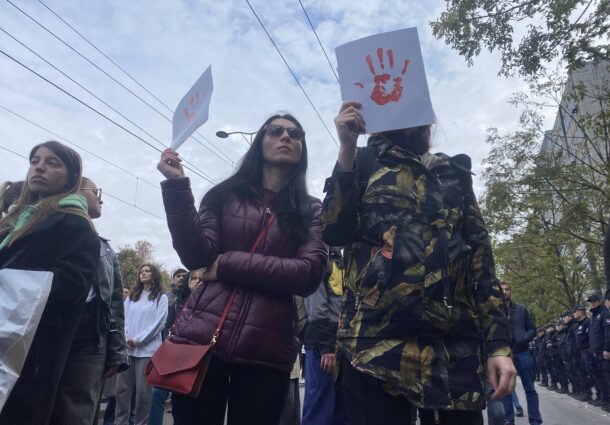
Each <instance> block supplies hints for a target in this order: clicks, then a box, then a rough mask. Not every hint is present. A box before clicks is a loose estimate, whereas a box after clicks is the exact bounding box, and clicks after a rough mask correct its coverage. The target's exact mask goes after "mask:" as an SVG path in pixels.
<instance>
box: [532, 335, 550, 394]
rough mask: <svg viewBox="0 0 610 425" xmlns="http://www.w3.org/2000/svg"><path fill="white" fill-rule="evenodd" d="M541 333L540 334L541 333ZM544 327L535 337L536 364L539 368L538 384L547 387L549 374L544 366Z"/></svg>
mask: <svg viewBox="0 0 610 425" xmlns="http://www.w3.org/2000/svg"><path fill="white" fill-rule="evenodd" d="M541 333H542V335H541ZM545 336H546V335H545V334H544V329H542V330H541V331H539V332H538V336H537V337H536V348H535V351H536V364H537V365H538V369H540V386H542V387H548V386H549V374H548V371H547V368H546V362H545V360H544V359H545V354H544V353H545V351H546V345H545V342H544V339H545Z"/></svg>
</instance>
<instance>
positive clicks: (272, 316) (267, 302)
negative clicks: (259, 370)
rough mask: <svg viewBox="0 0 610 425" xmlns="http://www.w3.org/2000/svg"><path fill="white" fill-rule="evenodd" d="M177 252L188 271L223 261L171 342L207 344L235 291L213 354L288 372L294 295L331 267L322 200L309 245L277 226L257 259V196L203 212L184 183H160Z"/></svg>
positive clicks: (261, 210)
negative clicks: (324, 237) (215, 278)
mask: <svg viewBox="0 0 610 425" xmlns="http://www.w3.org/2000/svg"><path fill="white" fill-rule="evenodd" d="M161 187H162V190H163V203H164V204H165V211H166V214H167V222H168V226H169V230H170V232H171V235H172V241H173V245H174V249H175V250H176V252H177V253H178V255H179V256H180V259H181V261H182V264H184V266H186V267H187V268H188V269H191V270H193V269H198V268H201V267H206V266H209V265H210V264H212V263H213V262H214V260H215V259H216V257H217V256H218V255H219V254H222V257H221V258H220V261H219V264H218V281H217V282H209V283H207V284H202V285H199V287H198V288H197V289H196V290H195V291H194V292H193V294H191V297H190V298H189V300H188V302H187V304H186V307H185V308H184V312H183V313H182V315H181V317H180V318H179V319H178V322H177V323H176V326H175V332H174V334H173V336H172V340H173V341H176V342H194V343H198V344H209V343H210V340H211V338H212V334H213V333H214V330H215V328H216V325H217V324H218V320H219V317H220V315H221V314H222V310H223V309H224V306H225V305H226V302H227V298H228V297H229V294H230V293H231V291H232V289H233V287H237V288H238V294H237V297H236V298H235V302H234V304H233V306H232V308H231V310H230V311H229V314H228V316H227V319H226V321H225V324H224V328H223V330H222V333H221V334H220V338H219V339H218V342H217V344H216V346H215V347H214V352H215V354H216V355H217V356H219V357H220V358H221V359H222V360H224V361H227V362H229V363H235V364H248V365H258V366H266V367H271V368H274V369H279V370H283V371H290V370H291V369H292V365H293V363H294V361H295V359H296V355H297V349H298V339H297V336H296V335H297V317H296V308H295V305H294V301H293V295H300V296H302V297H305V296H307V295H309V294H312V293H313V292H314V291H315V290H316V288H317V287H318V285H319V284H320V282H321V281H322V276H323V273H324V269H325V267H326V262H327V248H326V245H325V244H324V243H323V242H322V237H321V229H320V221H319V217H320V209H321V204H320V202H319V201H314V202H312V208H313V210H314V212H313V219H312V222H311V225H310V239H309V240H308V241H307V242H306V243H303V244H300V245H299V244H297V243H296V242H295V241H294V239H293V238H291V237H290V236H288V235H285V234H283V232H281V231H280V228H279V225H278V221H277V220H275V221H274V222H273V223H272V225H271V227H270V229H269V231H268V233H267V235H266V236H265V239H264V240H263V241H262V242H261V244H260V245H259V247H258V249H257V252H256V253H250V249H251V248H252V245H253V244H254V242H255V240H256V238H257V236H258V235H259V233H260V230H261V229H262V227H263V225H264V223H265V222H266V220H267V219H268V218H269V215H270V210H269V209H268V208H267V207H266V205H265V202H264V198H263V196H262V194H261V193H260V192H259V191H255V189H252V190H253V191H255V192H256V194H257V195H258V196H257V197H255V199H252V200H239V199H237V198H235V197H229V198H228V199H227V200H226V201H225V203H224V206H223V208H222V213H221V214H219V213H218V212H216V211H214V210H211V209H207V208H206V207H205V205H204V206H203V207H202V208H201V209H200V211H199V212H197V210H196V209H195V200H194V199H193V195H192V193H191V189H190V183H189V180H188V179H187V178H183V179H171V180H166V181H164V182H162V183H161Z"/></svg>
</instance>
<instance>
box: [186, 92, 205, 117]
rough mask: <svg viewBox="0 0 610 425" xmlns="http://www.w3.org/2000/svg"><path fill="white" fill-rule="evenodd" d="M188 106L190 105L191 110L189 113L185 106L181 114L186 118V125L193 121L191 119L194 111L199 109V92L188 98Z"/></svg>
mask: <svg viewBox="0 0 610 425" xmlns="http://www.w3.org/2000/svg"><path fill="white" fill-rule="evenodd" d="M204 94H205V93H204ZM189 105H190V108H191V109H190V111H189V106H187V107H186V108H184V109H183V110H182V113H184V115H185V116H186V123H187V124H188V123H190V122H191V121H192V120H193V118H194V117H195V110H196V109H197V108H199V92H197V93H195V94H194V95H192V96H191V97H190V98H189ZM191 111H192V112H191Z"/></svg>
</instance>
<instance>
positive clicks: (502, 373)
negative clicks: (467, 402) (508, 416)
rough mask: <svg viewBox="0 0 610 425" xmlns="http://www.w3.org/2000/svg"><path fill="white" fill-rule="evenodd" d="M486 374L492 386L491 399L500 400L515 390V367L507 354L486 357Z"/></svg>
mask: <svg viewBox="0 0 610 425" xmlns="http://www.w3.org/2000/svg"><path fill="white" fill-rule="evenodd" d="M487 376H488V377H489V383H490V384H491V387H492V388H493V390H494V391H493V393H492V395H491V399H492V400H500V399H502V398H504V397H506V396H507V395H509V394H511V393H512V392H513V391H514V390H515V385H516V384H517V369H515V365H514V364H513V359H511V358H510V357H507V356H495V357H489V358H487Z"/></svg>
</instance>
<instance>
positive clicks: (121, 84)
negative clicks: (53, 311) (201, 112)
mask: <svg viewBox="0 0 610 425" xmlns="http://www.w3.org/2000/svg"><path fill="white" fill-rule="evenodd" d="M6 1H7V2H8V3H9V4H10V5H11V6H13V7H14V8H15V9H17V10H18V11H19V12H21V13H22V14H23V15H25V16H26V17H28V18H29V19H30V20H31V21H32V22H34V23H35V24H36V25H38V26H39V27H40V28H42V29H44V30H45V31H46V32H48V33H49V34H51V35H52V36H53V37H54V38H56V39H57V40H58V41H59V42H61V43H62V44H63V45H65V46H66V47H67V48H69V49H70V50H72V51H73V52H74V53H76V54H77V55H79V56H80V57H81V58H83V59H84V60H85V61H87V62H88V63H89V64H91V65H92V66H93V67H95V68H96V69H98V70H99V71H100V72H102V73H103V74H104V75H106V76H107V77H108V78H110V79H111V80H112V81H114V82H115V83H116V84H118V85H119V86H121V87H122V88H123V89H125V90H126V91H128V92H129V93H130V94H132V95H133V96H134V97H136V98H137V99H138V100H140V101H141V102H142V103H144V104H145V105H146V106H148V107H149V108H150V109H152V110H153V111H155V112H156V113H157V114H159V115H160V116H161V117H163V118H164V119H165V120H166V121H169V122H172V120H171V118H169V117H168V116H166V115H165V114H163V112H161V111H159V110H158V109H157V108H155V107H154V106H153V105H151V104H150V103H148V102H147V101H146V100H144V99H142V98H141V97H140V96H138V94H137V93H135V92H134V91H133V90H131V89H130V88H129V87H127V86H126V85H124V84H123V83H121V82H120V81H119V80H117V79H116V78H114V77H113V76H112V75H110V74H109V73H107V72H106V71H104V70H103V69H102V68H100V67H99V66H98V65H97V64H96V63H94V62H93V61H92V60H90V59H89V58H87V57H86V56H85V55H83V54H82V53H81V52H79V51H78V50H76V49H75V48H74V47H72V46H71V45H70V44H69V43H68V42H66V41H64V40H63V39H62V38H61V37H59V36H58V35H57V34H55V33H54V32H53V31H51V30H50V29H48V28H47V27H45V26H44V25H43V24H41V23H40V22H39V21H38V20H36V19H35V18H34V17H32V16H31V15H29V14H28V13H27V12H26V11H24V10H23V9H21V8H19V7H18V6H17V5H15V4H14V3H13V2H12V1H11V0H6ZM164 106H166V105H164ZM166 107H167V106H166ZM170 111H171V109H170ZM191 137H193V139H194V140H195V141H197V143H199V144H200V145H201V146H202V147H204V148H206V149H207V150H208V151H209V152H210V153H212V154H213V155H215V156H216V157H218V158H219V159H221V160H222V161H224V162H226V163H227V164H229V165H231V166H233V161H232V160H231V158H230V157H228V156H227V155H226V154H224V153H223V152H221V153H222V154H223V155H224V156H225V157H226V158H228V160H227V159H225V158H223V157H221V156H220V155H219V154H218V153H216V152H215V151H213V150H212V149H210V148H209V147H208V146H206V145H205V144H203V143H202V142H201V141H200V140H198V139H197V138H195V137H194V136H191ZM206 140H207V139H206ZM208 142H209V141H208Z"/></svg>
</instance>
